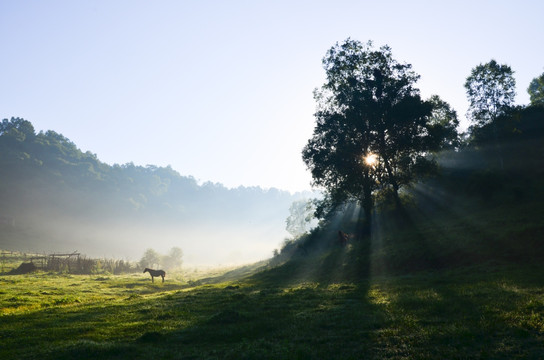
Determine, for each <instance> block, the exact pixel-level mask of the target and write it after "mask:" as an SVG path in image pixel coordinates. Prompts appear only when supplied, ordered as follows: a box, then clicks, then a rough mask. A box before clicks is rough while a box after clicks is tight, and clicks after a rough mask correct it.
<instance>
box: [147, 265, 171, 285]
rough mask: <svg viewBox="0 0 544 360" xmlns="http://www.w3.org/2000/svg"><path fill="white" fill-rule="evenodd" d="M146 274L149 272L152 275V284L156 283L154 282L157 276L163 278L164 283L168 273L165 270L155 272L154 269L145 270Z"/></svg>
mask: <svg viewBox="0 0 544 360" xmlns="http://www.w3.org/2000/svg"><path fill="white" fill-rule="evenodd" d="M146 272H148V273H149V275H151V282H155V281H154V278H155V276H157V277H158V276H160V277H162V282H164V277H165V276H166V272H165V271H164V270H153V269H149V268H145V270H144V274H145V273H146Z"/></svg>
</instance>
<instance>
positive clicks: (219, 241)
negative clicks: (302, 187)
mask: <svg viewBox="0 0 544 360" xmlns="http://www.w3.org/2000/svg"><path fill="white" fill-rule="evenodd" d="M308 195H309V194H300V193H299V194H290V193H289V192H286V191H280V190H277V189H266V190H265V189H261V188H259V187H239V188H236V189H228V188H226V187H224V186H223V185H221V184H214V183H210V182H208V183H204V184H202V185H200V184H198V183H197V181H196V180H195V179H194V178H193V177H190V176H181V175H180V174H179V173H178V172H176V171H174V170H173V169H172V168H171V167H156V166H151V165H148V166H145V167H142V166H135V165H134V164H132V163H129V164H124V165H117V164H115V165H113V166H111V165H108V164H105V163H103V162H101V161H100V160H99V159H98V158H97V156H96V155H95V154H92V153H91V152H85V153H84V152H82V151H81V150H80V149H78V148H77V146H76V144H74V143H73V142H71V141H70V140H69V139H67V138H66V137H64V136H63V135H61V134H59V133H57V132H55V131H47V132H39V133H36V132H35V130H34V127H33V126H32V124H31V123H30V122H29V121H27V120H24V119H20V118H12V119H11V120H7V119H5V120H3V121H2V123H1V124H0V218H1V219H2V221H1V225H0V230H1V231H0V241H1V243H2V247H4V248H6V247H7V248H10V249H13V250H22V251H30V250H33V251H36V250H38V251H55V250H64V251H67V250H75V249H78V250H79V251H83V252H87V253H88V254H90V255H91V254H92V255H113V256H118V257H131V258H134V257H137V256H139V255H141V252H142V251H143V250H144V249H145V248H147V247H154V248H157V249H161V248H163V247H167V246H170V245H172V244H175V245H176V246H181V247H183V248H184V250H185V251H186V256H187V257H188V260H189V261H190V260H191V256H192V255H191V251H192V250H191V249H192V248H193V247H195V248H196V247H198V246H197V245H198V244H200V245H201V246H200V248H205V247H206V246H208V245H206V244H207V242H210V241H211V242H212V243H213V244H215V245H210V246H209V250H198V251H196V250H195V251H196V252H197V253H198V252H201V254H200V255H198V254H195V255H194V256H195V259H194V261H196V262H198V261H199V260H203V259H202V257H204V256H205V253H206V252H209V255H210V259H215V260H216V261H227V260H228V259H226V260H225V259H223V258H222V257H221V256H219V255H217V256H214V255H213V254H212V252H213V249H214V248H216V247H217V246H218V245H219V246H221V247H224V248H229V249H230V248H231V247H233V248H235V247H236V244H237V243H236V244H235V242H236V241H239V240H240V239H241V238H243V237H244V236H245V237H246V238H248V237H249V238H251V239H252V241H253V244H250V245H247V246H245V247H244V248H247V247H249V248H250V249H251V250H250V252H251V253H252V254H254V255H255V253H256V252H258V253H263V254H264V252H265V248H266V249H267V250H266V254H270V253H271V252H272V250H273V249H274V248H275V247H276V246H277V245H278V244H279V243H281V241H282V240H283V237H284V235H286V233H285V232H284V228H285V219H286V218H287V216H288V215H289V206H290V204H291V203H292V202H293V201H295V200H297V199H300V198H301V197H304V196H308ZM189 239H190V240H189ZM195 243H198V244H195ZM229 251H230V250H225V251H224V253H226V254H228V252H229ZM233 251H234V253H239V250H233ZM240 255H241V258H242V259H244V254H240ZM233 256H234V255H233ZM246 257H247V260H250V259H253V258H252V256H250V255H247V256H246ZM233 260H234V259H233Z"/></svg>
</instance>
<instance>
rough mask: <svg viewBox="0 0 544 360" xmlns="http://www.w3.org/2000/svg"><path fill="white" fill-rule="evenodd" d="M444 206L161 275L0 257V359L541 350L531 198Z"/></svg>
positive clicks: (542, 353) (525, 354)
mask: <svg viewBox="0 0 544 360" xmlns="http://www.w3.org/2000/svg"><path fill="white" fill-rule="evenodd" d="M443 203H448V201H447V200H446V201H444V202H443ZM443 203H436V204H434V205H433V204H431V203H430V202H429V203H428V204H431V205H427V207H425V208H419V210H416V209H412V210H410V214H412V218H411V221H410V222H408V223H407V222H406V221H403V222H402V224H400V225H398V226H395V225H394V224H393V223H388V222H387V221H386V219H391V217H390V216H384V217H383V218H380V217H377V219H376V222H377V224H376V227H375V231H374V233H373V235H372V236H371V238H369V239H365V240H363V241H355V240H354V241H352V242H350V243H349V244H348V245H347V246H346V247H340V246H329V247H321V248H320V250H319V251H308V252H307V253H306V252H305V253H304V254H298V255H296V254H295V255H294V256H293V257H291V258H290V259H289V260H287V261H285V262H283V263H277V264H276V265H275V266H272V265H267V264H266V263H262V264H259V265H256V266H254V267H245V268H241V269H238V270H234V271H228V272H226V273H224V274H221V273H220V272H216V273H214V274H205V273H195V272H194V271H190V272H187V273H178V274H168V275H167V278H166V281H165V283H161V282H160V281H155V283H151V280H150V277H149V275H148V274H143V273H137V274H127V275H109V274H106V273H104V274H96V275H70V274H61V273H52V272H35V273H31V274H25V275H8V274H7V270H9V267H10V266H11V267H15V266H16V264H17V262H13V263H12V265H9V264H7V263H4V273H3V274H2V275H0V359H436V358H441V359H542V358H544V266H542V258H543V257H542V245H541V242H542V236H543V234H544V223H543V222H544V218H543V217H542V211H541V210H540V203H539V202H538V201H535V202H532V203H531V202H526V203H524V204H520V205H519V206H512V205H508V206H506V205H505V206H495V207H490V208H487V209H485V208H474V207H473V208H472V209H470V210H467V208H465V207H462V206H461V205H459V207H452V206H450V207H445V206H442V205H441V204H443ZM467 211H470V214H471V216H461V215H462V214H466V213H467ZM430 213H432V214H433V216H432V217H429V216H430V215H429V214H430ZM426 218H427V219H428V220H427V221H425V220H424V219H426ZM323 237H324V238H326V236H325V235H323ZM259 266H260V267H259Z"/></svg>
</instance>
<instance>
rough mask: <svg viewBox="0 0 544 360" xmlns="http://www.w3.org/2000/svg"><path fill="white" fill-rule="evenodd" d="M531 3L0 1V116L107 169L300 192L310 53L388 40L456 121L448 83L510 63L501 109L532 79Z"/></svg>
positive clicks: (539, 58)
mask: <svg viewBox="0 0 544 360" xmlns="http://www.w3.org/2000/svg"><path fill="white" fill-rule="evenodd" d="M543 14H544V1H541V0H534V1H527V0H518V1H515V2H514V1H499V0H497V1H478V0H471V1H448V2H445V1H436V0H434V1H380V2H378V1H342V0H340V1H338V0H337V1H295V0H289V1H278V0H275V1H258V0H251V1H250V0H248V1H236V0H233V1H165V0H163V1H135V0H127V1H120V0H104V1H102V0H94V1H73V0H69V1H46V0H39V1H32V0H29V1H19V0H0V45H1V48H0V50H1V53H0V118H10V117H12V116H14V117H23V118H25V119H27V120H29V121H31V122H32V123H33V124H34V126H35V127H36V129H37V130H38V131H39V130H49V129H51V130H55V131H57V132H59V133H62V134H63V135H65V136H66V137H68V138H69V139H70V140H72V141H73V142H75V143H76V144H77V145H78V146H79V147H80V148H81V149H82V150H83V151H91V152H93V153H96V154H97V156H98V157H99V158H100V159H101V160H102V161H105V162H107V163H109V164H113V163H120V164H122V163H127V162H131V161H132V162H134V163H135V164H137V165H146V164H153V165H160V166H166V165H171V166H172V167H173V168H174V169H175V170H177V171H178V172H180V173H181V174H182V175H192V176H194V177H195V178H197V179H199V180H201V181H213V182H221V183H223V184H224V185H226V186H228V187H236V186H239V185H245V186H253V185H255V186H257V185H258V186H262V187H277V188H281V189H286V190H302V189H309V187H310V185H309V183H310V175H309V173H308V172H307V171H306V169H305V166H304V164H303V162H302V160H301V156H300V153H301V150H302V148H303V146H304V145H305V144H306V142H307V140H308V139H309V137H310V136H311V134H312V130H313V127H314V118H313V112H314V110H315V102H314V100H313V97H312V91H313V89H314V88H316V87H318V86H320V85H321V84H322V83H323V79H324V72H323V69H322V68H321V59H322V57H323V55H324V54H325V52H326V50H327V49H329V48H330V47H331V46H332V45H333V44H334V43H335V42H337V41H338V42H341V41H343V40H344V39H346V38H347V37H351V38H353V39H357V40H361V41H367V40H373V41H374V42H375V44H376V45H378V46H381V45H384V44H388V45H389V46H391V47H392V49H393V54H394V56H395V58H396V59H397V60H399V61H401V62H408V63H411V64H412V65H413V67H414V70H415V71H416V72H417V73H419V74H420V75H421V80H420V82H419V88H420V89H421V92H422V95H423V96H424V97H429V96H430V95H432V94H438V95H440V96H441V97H442V98H443V99H444V100H445V101H447V102H449V103H450V104H451V105H452V106H453V107H454V108H455V109H456V110H457V112H458V113H459V115H460V118H461V119H463V125H464V126H466V122H465V121H464V117H465V112H466V109H467V101H466V96H465V91H464V88H463V83H464V81H465V79H466V77H467V76H468V74H469V73H470V70H471V68H473V67H475V66H476V65H478V64H479V63H483V62H487V61H489V60H490V59H491V58H494V59H496V60H497V61H498V62H499V63H506V64H508V65H510V66H511V67H512V68H513V69H514V71H515V77H516V80H517V93H518V96H517V103H519V104H527V103H528V95H527V93H526V89H527V86H528V85H529V82H530V81H531V79H533V78H534V77H536V76H538V75H539V74H541V73H542V72H544V46H543V44H544V25H543V24H544V23H543Z"/></svg>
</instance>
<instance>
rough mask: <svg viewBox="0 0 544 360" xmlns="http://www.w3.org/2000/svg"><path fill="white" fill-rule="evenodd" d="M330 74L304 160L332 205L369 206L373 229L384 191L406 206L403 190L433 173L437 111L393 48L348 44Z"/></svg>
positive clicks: (336, 53) (332, 57) (329, 65)
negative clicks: (379, 194)
mask: <svg viewBox="0 0 544 360" xmlns="http://www.w3.org/2000/svg"><path fill="white" fill-rule="evenodd" d="M323 67H324V69H325V72H326V75H327V78H326V81H325V83H324V85H323V86H322V87H321V89H317V90H316V91H315V93H314V97H315V99H316V101H317V105H318V106H317V112H316V114H315V117H316V127H315V129H314V133H313V136H312V138H311V139H310V140H309V141H308V143H307V145H306V147H305V148H304V150H303V153H302V156H303V160H304V162H305V163H306V165H307V167H308V168H309V170H310V171H311V173H312V177H313V184H314V185H315V186H319V187H322V188H324V189H325V190H326V192H327V200H328V201H329V202H330V204H332V205H333V206H334V205H339V204H341V203H345V202H347V201H354V200H355V201H357V202H359V203H360V204H361V205H362V207H363V209H364V213H365V218H366V222H367V228H368V225H369V223H370V218H371V213H372V208H373V204H374V201H373V193H374V192H375V191H376V190H384V189H387V190H390V191H391V193H392V194H393V195H394V198H395V200H396V201H397V203H398V202H399V197H398V192H399V189H400V188H401V187H402V186H404V185H406V184H409V183H410V182H412V181H413V180H414V179H415V177H416V175H417V173H418V172H420V171H424V170H427V169H429V168H430V167H432V166H433V164H434V163H433V161H432V159H429V157H428V156H427V155H428V154H429V151H430V150H433V147H436V146H438V144H439V143H440V142H439V141H436V140H433V139H432V136H431V132H430V131H429V127H430V125H431V124H430V119H431V114H432V111H433V104H432V103H431V102H427V101H423V100H422V99H421V97H420V95H419V91H418V90H417V89H416V88H415V87H414V84H415V83H416V81H417V80H418V79H419V75H417V74H416V73H415V72H414V71H412V68H411V65H409V64H401V63H399V62H397V61H396V60H395V59H394V58H393V56H392V53H391V49H390V48H389V47H388V46H383V47H381V48H379V49H374V48H373V45H372V43H371V42H368V43H366V44H364V43H361V42H359V41H356V40H352V39H347V40H346V41H344V42H343V43H342V44H338V43H337V44H336V45H335V46H333V47H332V48H331V49H330V50H329V51H328V52H327V54H326V56H325V57H324V58H323ZM435 125H436V126H440V125H439V124H438V123H436V124H435ZM435 133H436V131H435Z"/></svg>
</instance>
